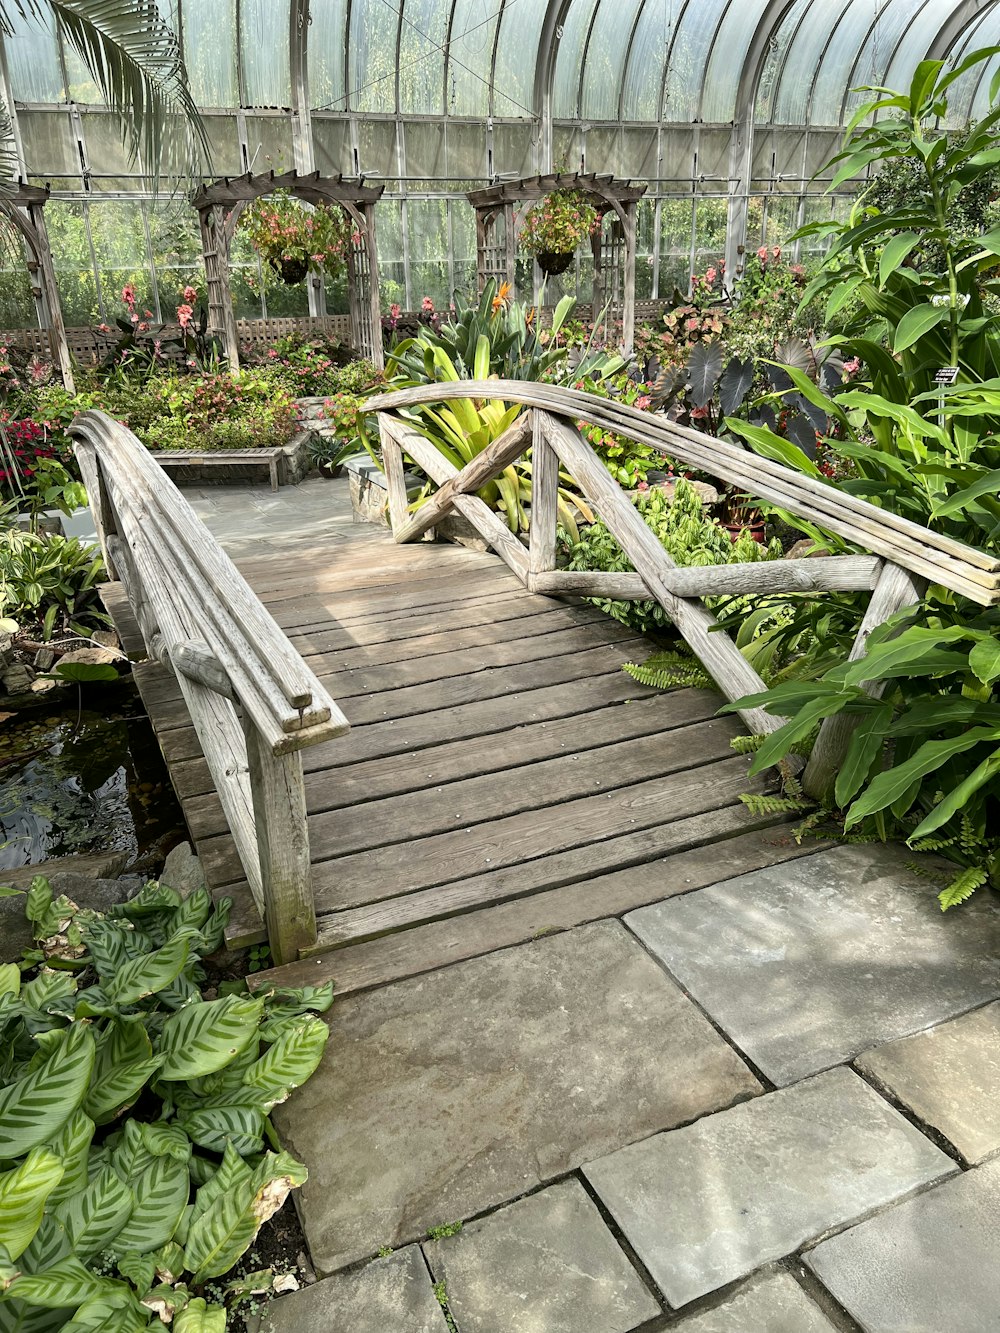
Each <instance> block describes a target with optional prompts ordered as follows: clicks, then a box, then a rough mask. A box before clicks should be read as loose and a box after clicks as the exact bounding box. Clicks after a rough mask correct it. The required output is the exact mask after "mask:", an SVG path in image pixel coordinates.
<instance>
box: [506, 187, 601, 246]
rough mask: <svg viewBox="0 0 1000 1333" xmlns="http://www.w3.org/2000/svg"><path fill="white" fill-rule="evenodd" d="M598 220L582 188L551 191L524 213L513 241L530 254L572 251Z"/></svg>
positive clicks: (594, 229)
mask: <svg viewBox="0 0 1000 1333" xmlns="http://www.w3.org/2000/svg"><path fill="white" fill-rule="evenodd" d="M600 223H601V217H600V214H599V213H598V211H597V209H596V208H595V207H594V205H593V203H592V197H591V196H590V195H588V194H587V193H586V192H585V191H583V190H553V191H552V193H551V194H547V195H546V196H545V198H544V199H541V200H539V202H538V203H537V204H533V205H532V206H531V208H529V209H528V211H527V213H525V215H524V221H523V223H522V225H521V231H520V232H519V233H518V237H517V243H518V245H519V246H520V248H521V249H522V250H525V251H527V253H528V254H531V255H541V254H546V253H548V254H557V255H563V254H572V253H573V252H574V251H575V250H576V248H577V246H578V245H579V244H580V242H581V241H583V240H585V239H586V238H587V237H588V236H589V235H590V234H591V232H593V231H596V230H597V228H598V227H599V226H600Z"/></svg>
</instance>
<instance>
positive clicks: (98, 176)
mask: <svg viewBox="0 0 1000 1333" xmlns="http://www.w3.org/2000/svg"><path fill="white" fill-rule="evenodd" d="M81 122H82V124H83V139H84V143H85V144H86V145H87V161H88V163H89V164H90V170H91V172H92V173H93V175H92V177H91V181H92V183H93V187H94V189H95V190H128V189H133V190H134V189H136V188H138V186H139V185H140V181H139V180H138V179H136V177H137V174H138V170H139V169H138V167H137V166H136V165H135V164H134V163H133V162H131V161H130V160H129V156H128V153H127V152H126V151H125V146H124V144H123V143H122V132H121V126H120V125H119V123H118V120H117V118H116V117H115V116H112V115H109V114H108V113H107V112H106V111H105V112H100V111H90V112H87V114H86V115H84V116H82V117H81Z"/></svg>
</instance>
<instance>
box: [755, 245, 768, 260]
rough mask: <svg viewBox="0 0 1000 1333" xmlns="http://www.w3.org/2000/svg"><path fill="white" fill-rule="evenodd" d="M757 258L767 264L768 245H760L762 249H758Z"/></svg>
mask: <svg viewBox="0 0 1000 1333" xmlns="http://www.w3.org/2000/svg"><path fill="white" fill-rule="evenodd" d="M757 258H758V259H759V260H760V262H761V263H762V264H766V263H767V246H766V245H762V246H761V247H760V249H759V250H758V251H757Z"/></svg>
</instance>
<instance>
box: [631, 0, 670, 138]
mask: <svg viewBox="0 0 1000 1333" xmlns="http://www.w3.org/2000/svg"><path fill="white" fill-rule="evenodd" d="M677 14H678V4H677V0H667V3H664V0H646V3H645V4H644V5H643V7H642V13H641V14H640V15H639V23H638V26H637V27H636V30H635V37H634V38H633V41H632V50H631V51H630V52H629V57H628V65H627V67H626V70H625V86H624V94H623V103H622V113H623V115H624V117H625V119H626V120H658V119H659V115H660V88H661V86H662V84H663V63H664V61H665V60H666V58H667V52H668V51H669V50H670V43H671V41H672V40H673V35H674V28H675V26H676V22H677Z"/></svg>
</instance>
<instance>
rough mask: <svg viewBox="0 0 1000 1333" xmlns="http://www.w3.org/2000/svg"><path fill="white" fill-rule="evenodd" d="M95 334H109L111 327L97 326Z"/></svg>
mask: <svg viewBox="0 0 1000 1333" xmlns="http://www.w3.org/2000/svg"><path fill="white" fill-rule="evenodd" d="M97 332H98V333H110V332H111V325H110V324H98V326H97Z"/></svg>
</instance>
